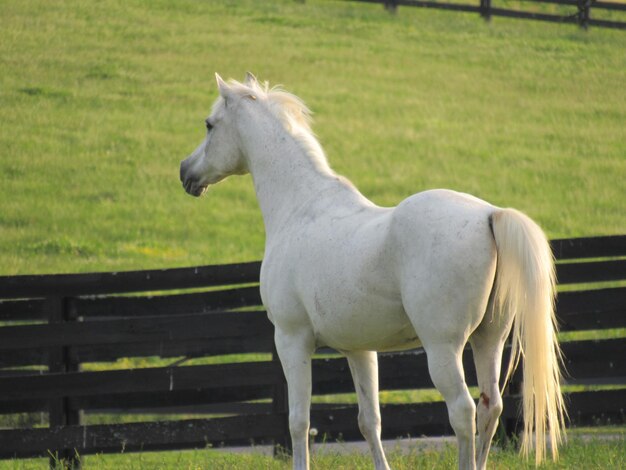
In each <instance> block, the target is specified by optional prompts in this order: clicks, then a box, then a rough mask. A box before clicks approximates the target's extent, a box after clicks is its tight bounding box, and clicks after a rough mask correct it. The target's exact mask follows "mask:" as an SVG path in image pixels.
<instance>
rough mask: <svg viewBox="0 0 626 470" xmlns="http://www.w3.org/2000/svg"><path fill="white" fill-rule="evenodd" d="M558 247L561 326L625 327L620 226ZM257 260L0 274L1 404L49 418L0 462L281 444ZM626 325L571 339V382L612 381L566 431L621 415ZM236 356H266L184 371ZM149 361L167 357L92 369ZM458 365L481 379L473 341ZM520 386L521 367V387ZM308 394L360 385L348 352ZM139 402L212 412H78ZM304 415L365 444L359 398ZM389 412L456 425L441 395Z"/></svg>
mask: <svg viewBox="0 0 626 470" xmlns="http://www.w3.org/2000/svg"><path fill="white" fill-rule="evenodd" d="M552 246H553V249H554V252H555V255H556V257H557V259H558V260H559V263H558V269H557V271H558V278H559V281H560V284H561V285H562V286H563V285H570V284H584V287H581V286H578V288H576V287H577V286H567V287H569V289H568V290H567V291H564V292H561V293H560V294H559V296H558V303H557V310H558V316H559V321H560V323H561V326H562V331H564V332H572V331H585V330H607V329H616V328H626V287H606V284H598V283H603V282H605V281H624V280H626V258H625V257H626V236H616V237H599V238H580V239H570V240H555V241H553V242H552ZM259 268H260V263H259V262H253V263H245V264H237V265H224V266H206V267H198V268H184V269H169V270H162V271H136V272H121V273H98V274H77V275H43V276H14V277H0V299H4V300H1V301H0V414H1V415H14V414H16V413H31V412H39V413H42V412H43V413H45V414H47V416H48V417H49V419H48V426H47V427H27V428H13V429H2V430H0V458H12V457H17V458H19V457H28V456H45V455H49V451H50V452H52V453H58V455H59V457H60V458H71V457H72V455H73V454H74V452H75V451H77V452H78V453H79V454H81V455H82V454H89V453H96V452H98V453H99V452H119V451H121V450H124V451H138V450H149V449H155V450H156V449H181V448H198V447H204V446H207V445H214V446H221V445H224V446H229V445H241V444H244V445H247V444H250V443H253V442H254V443H256V444H263V443H281V444H283V445H285V444H287V443H288V437H287V436H288V426H287V414H286V410H287V403H286V394H285V384H284V377H283V375H282V371H281V368H280V365H279V363H278V362H277V360H276V357H275V355H274V354H273V340H272V335H273V327H272V325H271V324H270V323H269V321H268V320H267V318H266V316H265V314H264V312H262V311H261V310H251V309H254V308H259V309H260V298H259V292H258V286H257V283H258V275H259ZM594 284H595V285H594ZM617 285H622V286H623V285H624V283H623V282H622V283H621V284H620V283H618V284H617ZM182 289H188V291H181V290H182ZM189 289H191V291H189ZM168 291H169V293H168ZM244 307H245V308H244ZM621 333H622V334H621V337H620V335H619V334H618V335H617V338H614V339H601V340H590V339H582V340H580V339H576V340H570V341H566V342H564V343H563V351H564V354H565V358H566V365H567V369H568V374H567V376H566V383H567V384H569V385H584V386H590V385H595V386H598V385H602V386H606V385H611V386H612V387H609V388H606V387H604V388H602V387H601V388H602V389H601V390H594V391H589V390H588V391H575V392H574V391H572V392H571V393H568V395H567V403H568V408H569V416H570V420H571V424H572V425H594V424H598V423H623V422H624V421H625V416H624V410H625V408H626V354H625V353H626V338H624V336H625V335H624V334H623V330H622V331H621ZM604 336H606V335H604ZM613 336H615V335H613ZM232 353H237V354H240V353H255V354H259V353H260V354H261V355H260V356H257V359H264V360H261V361H257V362H243V363H236V362H235V363H219V364H201V365H188V366H185V365H184V360H189V359H191V358H198V357H203V358H204V357H211V356H220V355H225V354H232ZM148 356H157V357H158V358H160V361H161V362H159V364H168V365H165V366H162V365H160V366H159V367H143V368H135V369H130V368H129V369H121V370H113V369H111V368H109V369H107V370H94V368H93V367H90V366H89V363H94V362H98V363H103V362H104V363H106V362H110V361H115V360H117V359H119V358H127V357H133V358H139V357H148ZM181 358H182V359H181ZM379 364H380V366H379V368H380V385H381V389H383V390H402V389H425V388H432V384H431V381H430V379H429V377H428V373H427V365H426V360H425V355H424V353H423V351H422V350H415V351H410V352H405V353H399V354H381V355H380V357H379ZM464 366H465V371H466V375H467V378H468V383H469V384H470V385H475V383H476V382H475V375H474V366H473V363H472V360H471V351H469V350H467V351H466V352H465V356H464ZM519 380H520V377H519V374H518V375H516V376H515V377H514V382H513V385H514V386H513V387H512V388H513V390H514V389H515V384H516V383H517V384H518V383H519ZM597 388H598V387H596V389H597ZM313 389H314V394H315V395H320V394H338V393H346V392H353V390H354V388H353V385H352V381H351V378H350V373H349V369H348V366H347V362H346V361H345V359H343V358H340V357H330V358H329V357H328V356H324V357H323V358H318V359H316V360H314V364H313ZM518 405H519V397H517V396H515V395H514V394H509V395H507V396H506V398H505V411H504V416H503V420H504V421H505V422H507V423H508V427H509V428H511V427H514V426H515V423H516V422H517V419H518ZM138 410H140V411H142V412H146V411H150V412H152V413H163V412H173V411H176V412H185V411H187V412H198V411H199V410H201V411H202V412H204V413H212V414H214V415H216V417H212V418H207V419H187V420H166V421H152V422H138V423H120V424H106V425H105V424H99V425H94V424H91V425H85V424H83V423H84V422H85V421H84V420H85V416H84V413H96V412H97V413H104V412H107V411H108V412H115V413H120V412H127V413H129V412H136V411H138ZM311 415H312V418H311V419H312V425H313V426H314V427H316V428H317V429H318V431H319V436H320V437H321V436H323V435H326V436H327V438H328V439H332V438H336V437H341V438H342V439H344V440H352V439H360V438H361V437H360V434H359V432H358V427H357V419H356V416H357V409H356V406H355V405H347V404H341V403H337V404H318V405H314V407H313V409H312V413H311ZM382 415H383V435H384V437H385V438H396V437H399V436H403V437H406V436H421V435H443V434H450V433H451V430H450V428H449V425H448V418H447V412H446V408H445V405H444V404H443V403H442V402H435V403H406V404H393V405H391V404H389V405H383V407H382ZM7 418H8V416H4V419H7ZM87 418H88V416H87ZM2 419H3V417H2V416H0V423H2V421H1V420H2Z"/></svg>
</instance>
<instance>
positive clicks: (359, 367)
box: [345, 351, 389, 470]
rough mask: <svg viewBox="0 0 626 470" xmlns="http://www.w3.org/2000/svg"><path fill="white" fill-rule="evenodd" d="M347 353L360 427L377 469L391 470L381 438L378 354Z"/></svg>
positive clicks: (367, 352)
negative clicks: (356, 397)
mask: <svg viewBox="0 0 626 470" xmlns="http://www.w3.org/2000/svg"><path fill="white" fill-rule="evenodd" d="M345 354H346V357H347V358H348V364H349V365H350V372H352V379H353V380H354V388H355V389H356V392H357V396H358V399H359V429H360V430H361V434H363V437H365V440H366V441H367V443H368V444H369V447H370V451H371V452H372V457H373V459H374V465H375V467H376V470H389V464H388V463H387V459H386V458H385V452H384V450H383V445H382V442H381V440H380V435H381V422H380V405H379V403H378V356H377V355H376V352H375V351H353V352H346V353H345Z"/></svg>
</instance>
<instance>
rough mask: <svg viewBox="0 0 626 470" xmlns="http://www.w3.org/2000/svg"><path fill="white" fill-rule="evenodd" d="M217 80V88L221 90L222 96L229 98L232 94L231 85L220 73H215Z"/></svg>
mask: <svg viewBox="0 0 626 470" xmlns="http://www.w3.org/2000/svg"><path fill="white" fill-rule="evenodd" d="M215 80H216V81H217V89H218V90H219V92H220V95H221V97H222V98H224V99H227V98H228V97H229V96H230V94H231V90H230V87H229V86H228V84H227V83H226V82H225V81H224V80H222V77H220V74H219V73H216V74H215Z"/></svg>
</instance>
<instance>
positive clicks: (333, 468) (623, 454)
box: [0, 434, 626, 470]
mask: <svg viewBox="0 0 626 470" xmlns="http://www.w3.org/2000/svg"><path fill="white" fill-rule="evenodd" d="M612 436H613V437H612V438H611V439H606V438H602V436H601V435H599V436H597V437H591V438H590V437H589V436H588V435H587V437H586V438H585V439H583V438H582V437H581V436H577V437H573V438H572V439H571V441H570V442H569V443H568V444H567V445H566V446H565V447H563V449H562V452H561V458H560V460H559V461H558V463H553V462H547V463H545V464H544V465H542V466H541V468H542V469H544V470H557V469H559V470H573V469H583V468H584V469H586V470H621V469H623V468H624V466H625V465H626V440H624V436H623V434H622V435H621V438H615V434H612ZM456 454H457V451H456V447H455V446H453V445H450V444H447V445H444V446H443V448H441V447H437V448H434V447H425V446H424V445H423V444H420V443H414V444H412V445H411V446H410V447H408V448H407V447H404V448H403V450H401V449H400V447H398V448H396V449H395V450H393V449H392V450H391V451H390V452H388V456H387V457H388V460H389V464H390V465H391V467H392V468H393V469H394V470H409V469H416V468H419V469H429V470H450V469H452V468H455V467H456V465H457V463H456V462H457V456H456ZM83 464H84V465H83V466H84V468H86V469H91V468H97V469H98V470H113V469H115V470H118V469H120V468H121V469H129V470H135V469H136V470H146V469H150V470H169V469H173V468H176V469H179V470H288V469H290V468H291V465H290V461H289V460H288V459H285V458H272V457H270V456H266V455H262V454H260V453H246V454H241V453H237V454H234V453H229V452H224V451H216V450H210V449H208V450H194V451H181V452H144V453H140V454H118V455H95V456H85V457H84V458H83ZM46 465H47V459H45V460H44V459H31V460H14V461H4V462H2V461H0V470H38V469H41V468H44V467H45V466H46ZM488 467H489V469H493V470H511V469H517V470H531V469H534V468H535V466H534V463H533V462H526V461H523V460H522V459H521V458H520V457H519V455H518V454H517V452H516V451H515V450H513V449H496V450H493V451H492V452H491V455H490V458H489V462H488ZM311 468H312V469H313V470H370V469H372V468H373V465H372V462H371V459H370V457H369V455H368V454H367V453H360V452H359V453H357V452H349V453H345V452H343V451H339V450H337V449H327V448H324V447H322V448H321V450H318V449H314V451H313V453H312V458H311Z"/></svg>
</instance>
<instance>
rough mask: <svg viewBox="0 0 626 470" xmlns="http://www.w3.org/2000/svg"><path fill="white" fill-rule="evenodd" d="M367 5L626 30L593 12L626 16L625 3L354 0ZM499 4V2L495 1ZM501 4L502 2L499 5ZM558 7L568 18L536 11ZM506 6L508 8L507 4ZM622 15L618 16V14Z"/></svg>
mask: <svg viewBox="0 0 626 470" xmlns="http://www.w3.org/2000/svg"><path fill="white" fill-rule="evenodd" d="M351 1H357V2H364V3H380V4H383V5H384V6H385V8H386V9H387V10H389V11H391V12H395V11H396V10H397V8H398V6H400V5H401V6H410V7H421V8H435V9H440V10H453V11H463V12H469V13H478V14H480V16H482V17H483V18H484V19H486V20H489V19H490V18H491V17H492V16H502V17H507V18H520V19H529V20H540V21H550V22H553V23H573V24H578V25H580V26H581V27H583V28H585V29H586V28H588V27H589V26H600V27H603V28H617V29H626V22H624V21H618V20H615V19H613V18H605V19H602V18H594V17H593V15H592V11H594V12H598V11H603V12H610V14H611V13H612V14H613V15H615V14H620V15H621V14H623V12H626V3H618V2H615V1H610V2H606V1H597V0H520V1H521V3H522V4H527V5H533V7H534V8H532V9H530V10H528V9H526V10H523V9H512V8H502V7H499V6H494V5H492V0H478V4H471V3H462V2H458V1H457V2H454V1H453V2H448V1H447V0H439V1H437V0H351ZM494 1H496V0H494ZM498 3H499V2H498ZM540 4H543V5H558V6H560V7H564V8H566V9H567V10H568V11H567V13H566V14H555V13H545V12H542V11H540V10H538V9H537V6H538V5H540ZM505 5H506V4H505ZM617 12H619V13H617Z"/></svg>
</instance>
